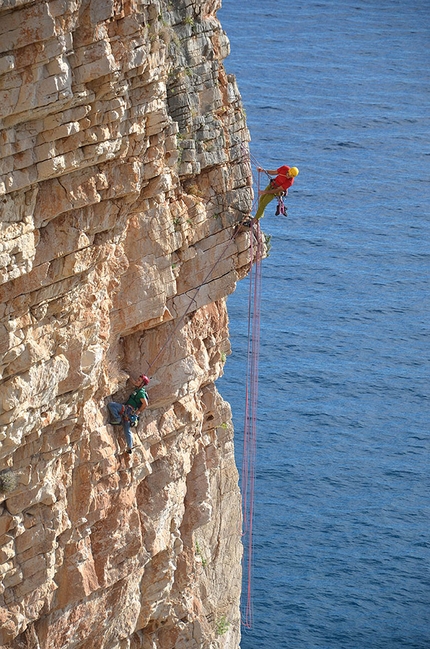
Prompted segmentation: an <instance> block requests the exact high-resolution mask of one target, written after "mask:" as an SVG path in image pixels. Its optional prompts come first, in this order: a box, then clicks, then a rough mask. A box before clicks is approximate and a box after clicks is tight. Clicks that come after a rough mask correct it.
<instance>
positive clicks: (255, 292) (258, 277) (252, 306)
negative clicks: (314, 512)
mask: <svg viewBox="0 0 430 649" xmlns="http://www.w3.org/2000/svg"><path fill="white" fill-rule="evenodd" d="M254 235H255V242H256V243H255V250H254ZM250 252H251V267H250V271H249V298H248V349H247V368H246V384H245V420H244V434H243V458H242V511H243V536H244V542H243V545H244V561H243V566H244V570H243V572H244V575H243V576H244V589H243V593H244V597H245V601H244V604H243V611H242V624H243V625H244V626H245V627H246V628H251V627H252V619H253V605H252V580H253V553H254V545H253V524H254V495H255V466H256V454H257V406H258V362H259V355H260V307H261V282H262V273H261V260H262V256H263V245H262V237H261V232H260V224H259V221H256V223H255V224H254V225H253V228H252V232H251V250H250ZM254 259H255V263H253V261H254Z"/></svg>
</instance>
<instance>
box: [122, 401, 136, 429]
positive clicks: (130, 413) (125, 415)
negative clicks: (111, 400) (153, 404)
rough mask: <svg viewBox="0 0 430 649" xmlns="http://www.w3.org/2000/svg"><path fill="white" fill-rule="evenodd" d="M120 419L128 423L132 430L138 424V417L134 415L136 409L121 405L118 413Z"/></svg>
mask: <svg viewBox="0 0 430 649" xmlns="http://www.w3.org/2000/svg"><path fill="white" fill-rule="evenodd" d="M119 414H120V415H121V418H122V419H124V420H125V421H128V422H129V423H130V427H131V428H134V427H135V426H137V424H138V423H139V416H138V415H137V414H136V408H133V406H130V405H129V404H125V405H123V407H122V408H121V410H120V411H119Z"/></svg>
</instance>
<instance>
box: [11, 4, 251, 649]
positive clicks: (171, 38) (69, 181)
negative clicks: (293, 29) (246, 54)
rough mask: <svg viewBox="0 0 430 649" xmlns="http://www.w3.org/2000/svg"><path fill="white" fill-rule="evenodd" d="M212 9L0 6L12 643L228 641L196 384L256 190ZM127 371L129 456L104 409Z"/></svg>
mask: <svg viewBox="0 0 430 649" xmlns="http://www.w3.org/2000/svg"><path fill="white" fill-rule="evenodd" d="M219 4H220V3H219V1H218V0H208V1H206V2H205V1H204V0H170V2H169V1H168V0H48V1H43V0H37V1H36V2H35V1H33V0H31V1H30V0H0V155H1V160H0V206H1V219H0V228H1V239H0V293H1V300H0V348H1V353H0V363H1V379H0V445H1V460H0V461H1V465H0V469H1V471H2V472H1V473H0V486H3V489H2V493H0V574H1V584H0V591H1V594H0V646H2V647H7V648H8V649H20V648H24V647H25V648H26V649H57V648H58V649H59V648H60V647H61V648H62V649H64V648H66V647H73V648H74V649H102V648H103V649H108V648H109V649H135V648H136V649H137V648H138V647H139V648H140V647H142V648H145V649H156V648H160V649H170V648H173V647H178V648H184V649H185V648H187V649H192V648H194V647H195V648H198V647H231V648H236V647H238V644H239V638H240V616H239V595H240V581H241V568H240V562H241V543H240V533H241V520H240V494H239V489H238V476H237V470H236V466H235V462H234V455H233V430H232V425H231V413H230V408H229V406H228V404H226V403H225V402H224V401H223V400H222V398H221V397H220V395H219V394H218V393H217V390H216V388H215V385H214V382H215V380H216V379H217V378H218V377H219V376H220V374H221V373H222V371H223V365H224V362H225V359H226V355H227V354H228V353H229V351H230V348H229V340H228V328H227V324H228V323H227V314H226V307H225V298H226V296H227V295H228V294H229V293H231V292H232V291H233V290H234V287H235V283H236V281H237V280H238V279H239V278H241V277H243V276H244V275H245V274H246V272H247V269H248V264H249V251H248V247H249V234H247V233H246V232H245V233H240V232H239V233H237V230H236V229H235V225H236V224H237V223H238V222H239V221H241V220H242V219H243V218H244V217H245V216H247V215H248V214H249V211H250V205H251V194H252V192H251V180H250V168H249V164H248V161H247V157H246V155H245V151H246V146H245V147H244V145H246V143H247V141H248V132H247V129H246V123H245V119H244V113H243V108H242V104H241V100H240V95H239V93H238V90H237V87H236V83H235V80H234V78H233V77H232V76H230V75H227V74H226V72H225V70H224V68H223V64H222V61H223V59H224V58H225V57H226V55H227V54H228V47H229V45H228V40H227V37H226V35H225V34H224V32H223V31H222V28H221V26H220V24H219V22H218V20H217V18H216V10H217V9H218V8H219ZM141 372H145V373H147V374H149V376H150V377H151V383H150V386H149V395H150V407H149V408H148V409H147V410H146V411H145V413H144V414H143V416H142V417H141V420H140V424H139V427H138V429H137V431H136V429H134V430H135V432H134V439H135V444H136V448H135V450H134V452H133V454H132V455H131V456H130V455H128V454H126V453H124V451H125V442H124V439H123V434H122V429H121V427H113V426H110V425H109V424H108V423H107V411H106V404H107V402H108V401H109V400H111V399H112V397H114V398H115V399H116V400H122V399H124V398H125V397H126V395H127V393H128V391H129V390H131V385H130V383H128V382H127V376H128V373H131V374H132V375H135V376H136V375H138V374H140V373H141ZM2 476H3V478H4V479H3V481H2ZM8 480H9V481H8Z"/></svg>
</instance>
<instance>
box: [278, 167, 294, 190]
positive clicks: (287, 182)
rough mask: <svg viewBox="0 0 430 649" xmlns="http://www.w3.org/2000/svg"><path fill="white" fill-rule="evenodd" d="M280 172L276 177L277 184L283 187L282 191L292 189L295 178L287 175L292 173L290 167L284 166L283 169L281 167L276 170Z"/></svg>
mask: <svg viewBox="0 0 430 649" xmlns="http://www.w3.org/2000/svg"><path fill="white" fill-rule="evenodd" d="M276 171H277V172H278V175H277V176H276V178H275V179H274V180H275V183H276V184H277V185H278V186H279V187H282V189H288V187H291V185H292V184H293V182H294V178H290V177H289V176H287V173H288V172H289V171H290V167H288V166H287V165H283V166H282V167H279V169H277V170H276Z"/></svg>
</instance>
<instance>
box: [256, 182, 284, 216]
mask: <svg viewBox="0 0 430 649" xmlns="http://www.w3.org/2000/svg"><path fill="white" fill-rule="evenodd" d="M268 189H273V188H272V185H267V187H266V189H265V190H264V191H267V190H268ZM281 191H282V190H281ZM279 193H281V192H279ZM278 195H279V194H263V195H262V196H260V200H259V201H258V208H257V212H256V213H255V218H256V219H261V217H262V216H263V214H264V210H265V209H266V207H267V206H268V205H269V203H270V202H271V201H273V199H274V198H277V196H278Z"/></svg>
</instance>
